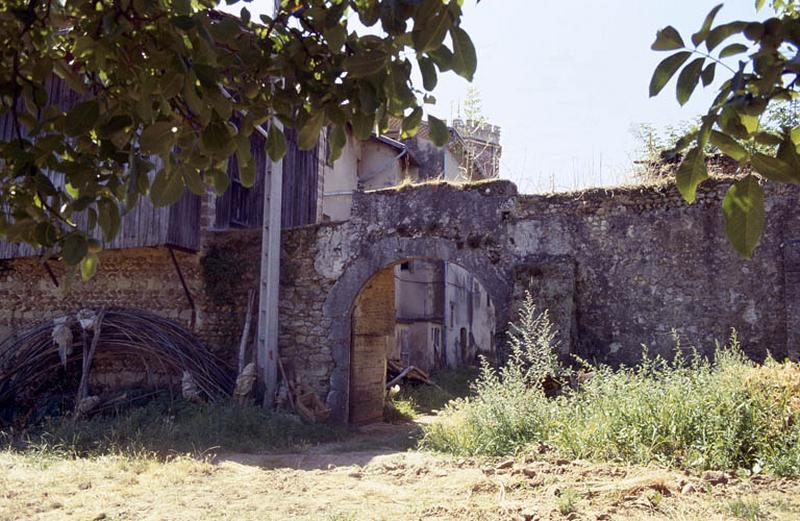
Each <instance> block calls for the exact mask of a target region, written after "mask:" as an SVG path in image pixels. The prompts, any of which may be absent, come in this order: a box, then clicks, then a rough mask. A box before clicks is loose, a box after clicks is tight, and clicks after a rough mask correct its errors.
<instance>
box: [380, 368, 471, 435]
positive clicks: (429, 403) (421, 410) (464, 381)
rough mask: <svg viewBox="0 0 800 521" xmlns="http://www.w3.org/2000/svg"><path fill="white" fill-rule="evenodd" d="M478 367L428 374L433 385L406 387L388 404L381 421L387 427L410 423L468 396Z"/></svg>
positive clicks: (407, 385) (411, 385)
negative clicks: (394, 424)
mask: <svg viewBox="0 0 800 521" xmlns="http://www.w3.org/2000/svg"><path fill="white" fill-rule="evenodd" d="M478 374H479V371H478V368H477V367H459V368H455V369H440V370H438V371H434V372H433V373H432V374H431V380H432V381H433V382H435V383H436V385H435V386H433V385H425V384H414V383H411V384H406V385H405V386H403V387H401V388H400V392H398V393H397V394H396V395H394V396H392V397H391V399H390V400H388V401H387V407H386V408H385V409H384V420H385V421H387V422H390V423H394V422H400V421H411V420H413V419H415V418H418V417H419V416H421V415H425V414H434V413H436V412H438V411H440V410H442V409H444V407H445V406H446V405H447V404H448V403H450V402H451V401H453V400H455V399H458V398H464V397H466V396H469V394H470V389H471V387H470V386H471V383H472V382H473V381H475V379H476V378H477V377H478Z"/></svg>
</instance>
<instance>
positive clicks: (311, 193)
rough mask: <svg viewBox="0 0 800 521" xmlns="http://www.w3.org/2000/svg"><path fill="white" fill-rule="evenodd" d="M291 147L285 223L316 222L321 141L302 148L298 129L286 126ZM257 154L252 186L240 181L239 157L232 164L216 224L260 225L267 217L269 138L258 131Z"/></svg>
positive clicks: (284, 196) (252, 143)
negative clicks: (267, 145)
mask: <svg viewBox="0 0 800 521" xmlns="http://www.w3.org/2000/svg"><path fill="white" fill-rule="evenodd" d="M285 135H286V144H287V151H286V155H285V156H284V158H283V191H282V203H281V211H282V216H281V227H282V228H293V227H296V226H304V225H306V224H313V223H315V222H316V221H317V199H318V194H317V183H318V181H319V145H317V146H316V147H314V148H313V149H311V150H300V149H299V148H298V146H297V133H296V132H295V131H294V130H293V129H289V128H287V129H285ZM250 146H251V150H252V152H253V156H254V157H255V158H256V170H257V175H258V177H257V178H256V183H255V185H253V187H252V188H245V187H243V186H242V185H241V183H240V182H239V168H238V165H237V163H236V158H232V159H231V161H230V163H229V166H228V175H229V176H230V178H231V186H230V188H229V189H228V191H227V192H226V193H225V194H223V195H222V196H221V197H219V198H217V202H216V219H215V227H216V228H217V229H222V230H224V229H228V228H256V227H258V226H261V221H262V219H263V211H264V210H263V204H264V202H263V198H264V180H265V179H266V176H267V169H268V168H269V162H270V160H269V158H268V156H267V154H266V142H265V140H264V138H263V136H261V135H260V134H258V133H253V137H252V138H251V141H250Z"/></svg>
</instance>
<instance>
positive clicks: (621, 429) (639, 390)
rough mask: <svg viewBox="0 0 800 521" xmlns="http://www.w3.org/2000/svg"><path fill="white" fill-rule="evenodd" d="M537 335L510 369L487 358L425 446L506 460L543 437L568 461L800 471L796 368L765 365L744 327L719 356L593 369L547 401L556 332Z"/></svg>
mask: <svg viewBox="0 0 800 521" xmlns="http://www.w3.org/2000/svg"><path fill="white" fill-rule="evenodd" d="M530 305H532V303H531V304H530ZM545 319H546V316H545ZM537 331H538V333H537V332H536V331H534V332H533V333H534V334H532V335H529V337H528V339H527V340H526V341H525V342H521V343H519V344H518V345H517V346H516V347H514V344H512V353H511V356H510V357H509V360H508V362H507V363H506V364H505V365H504V366H502V367H501V368H499V369H495V368H493V367H491V366H489V365H488V364H487V363H485V362H484V364H483V367H482V369H481V374H480V377H479V378H478V380H477V382H476V384H475V396H474V397H471V398H467V399H461V400H456V401H455V402H453V403H452V404H451V405H450V406H449V407H448V408H447V410H446V411H445V413H444V414H443V415H442V416H441V418H440V420H439V421H437V422H436V423H434V424H432V425H430V426H426V427H425V432H424V436H423V441H422V443H423V445H424V446H426V447H428V448H431V449H435V450H440V451H444V452H449V453H453V454H456V455H461V456H464V455H468V456H471V455H492V456H499V455H507V454H511V453H514V452H516V451H518V450H521V449H523V448H525V447H526V446H528V445H530V444H532V443H538V442H544V443H547V444H549V445H552V446H554V447H555V448H556V449H557V450H558V451H559V452H560V453H561V454H563V455H564V456H565V457H568V458H581V459H593V460H605V461H609V460H610V461H621V462H627V463H639V464H647V463H651V462H656V463H659V464H662V465H665V466H671V467H677V468H690V469H697V470H704V469H722V470H732V471H741V472H743V473H745V474H757V473H760V472H769V473H772V474H777V475H782V476H797V475H800V445H799V444H798V440H800V366H798V365H797V364H792V363H789V362H787V363H778V362H775V361H771V360H768V361H767V362H766V363H765V365H763V366H758V365H756V364H754V363H752V362H750V361H749V360H748V359H747V358H746V357H745V356H744V355H743V354H742V352H741V349H740V347H739V344H738V340H737V339H736V336H735V334H734V335H733V336H732V338H731V340H730V341H729V342H728V344H727V345H725V346H718V348H717V350H716V354H715V356H714V358H713V360H708V359H705V358H702V357H700V356H699V355H696V354H693V355H692V356H689V357H687V358H684V357H683V356H682V355H681V352H682V351H681V349H680V346H678V349H677V350H676V351H677V352H678V355H677V356H676V358H675V359H674V360H672V361H665V360H663V359H660V358H655V359H650V358H648V357H647V356H646V354H645V356H644V357H643V360H642V363H641V364H640V365H639V366H638V367H635V368H622V369H620V370H612V369H611V368H609V367H605V366H595V367H589V366H588V365H587V367H586V369H587V370H588V371H590V372H591V373H592V374H593V377H592V378H591V379H589V380H588V381H587V382H585V383H584V384H583V385H582V386H581V387H580V388H579V389H577V390H571V389H569V388H567V390H566V391H565V392H563V393H562V394H561V395H560V396H557V397H556V398H547V397H545V395H544V392H543V391H542V388H541V385H540V383H541V378H542V373H543V372H544V371H550V369H549V366H548V364H545V365H541V364H539V365H536V364H533V363H531V360H532V359H533V358H534V357H535V356H538V355H540V353H541V347H542V345H543V342H544V341H545V340H546V339H547V338H548V334H549V329H548V328H546V327H541V324H540V327H539V329H538V330H537ZM550 372H552V371H550ZM562 377H563V375H562Z"/></svg>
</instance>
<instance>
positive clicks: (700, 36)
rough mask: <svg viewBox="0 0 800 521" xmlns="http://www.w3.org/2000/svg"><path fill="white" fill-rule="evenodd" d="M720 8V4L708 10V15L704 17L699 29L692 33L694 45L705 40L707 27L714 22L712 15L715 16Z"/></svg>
mask: <svg viewBox="0 0 800 521" xmlns="http://www.w3.org/2000/svg"><path fill="white" fill-rule="evenodd" d="M720 9H722V4H719V5H716V6H714V8H713V9H711V11H709V13H708V15H706V19H705V20H704V21H703V26H702V27H701V28H700V30H699V31H697V32H696V33H694V34H693V35H692V43H693V44H694V46H695V47H697V46H698V45H700V44H701V43H702V42H703V40H705V38H706V36H707V35H708V31H709V29H711V24H712V23H714V17H715V16H717V13H718V12H719V10H720Z"/></svg>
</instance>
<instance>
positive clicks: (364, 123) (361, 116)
mask: <svg viewBox="0 0 800 521" xmlns="http://www.w3.org/2000/svg"><path fill="white" fill-rule="evenodd" d="M351 122H352V124H353V133H354V134H355V136H356V138H358V139H360V140H361V141H364V140H365V139H369V137H370V136H371V135H372V132H373V131H374V130H375V114H370V113H366V112H363V111H359V112H357V113H355V114H354V115H353V118H352V120H351Z"/></svg>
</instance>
